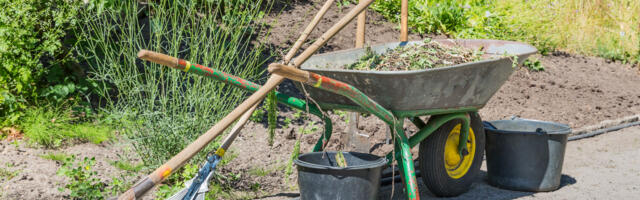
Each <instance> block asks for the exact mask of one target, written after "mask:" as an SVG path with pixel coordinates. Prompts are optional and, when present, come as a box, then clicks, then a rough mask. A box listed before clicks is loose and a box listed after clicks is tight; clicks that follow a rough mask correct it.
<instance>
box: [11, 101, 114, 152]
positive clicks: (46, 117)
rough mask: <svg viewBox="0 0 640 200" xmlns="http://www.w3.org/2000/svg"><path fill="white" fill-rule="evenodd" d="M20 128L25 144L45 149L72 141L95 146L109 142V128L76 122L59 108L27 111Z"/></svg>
mask: <svg viewBox="0 0 640 200" xmlns="http://www.w3.org/2000/svg"><path fill="white" fill-rule="evenodd" d="M20 128H21V129H22V131H23V132H24V135H25V137H26V138H27V139H28V142H29V143H31V144H36V145H40V146H44V147H47V148H55V147H60V146H62V145H63V144H65V143H68V142H75V141H79V142H92V143H95V144H99V143H102V142H104V141H107V140H109V139H111V138H113V129H112V128H111V127H109V126H107V125H104V124H96V123H92V122H82V121H77V120H76V118H75V117H74V116H73V115H72V112H71V111H70V110H68V109H64V108H63V107H53V106H42V107H37V108H32V109H29V110H28V111H27V112H26V114H25V116H24V118H23V120H22V121H21V122H20Z"/></svg>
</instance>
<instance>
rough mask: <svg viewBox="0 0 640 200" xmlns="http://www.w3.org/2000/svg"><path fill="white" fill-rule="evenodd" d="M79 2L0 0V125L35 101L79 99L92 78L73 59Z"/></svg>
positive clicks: (17, 115)
mask: <svg viewBox="0 0 640 200" xmlns="http://www.w3.org/2000/svg"><path fill="white" fill-rule="evenodd" d="M81 6H82V3H81V2H80V1H68V0H50V1H39V0H25V1H12V0H0V8H1V9H2V10H3V12H0V125H2V126H5V125H13V124H15V123H17V122H18V119H19V118H20V117H22V116H23V115H24V110H25V109H27V107H28V106H30V105H34V104H38V103H40V101H49V100H53V101H54V102H58V103H59V102H62V101H65V100H74V101H79V100H82V99H81V98H78V97H81V96H86V95H87V94H88V93H89V92H90V89H91V86H92V83H90V82H88V81H86V80H85V78H84V76H83V70H82V68H80V67H78V66H77V65H76V64H75V63H76V61H75V57H74V53H73V48H74V46H75V44H76V37H75V36H74V30H75V27H76V26H77V25H78V24H79V20H78V17H77V16H78V13H79V12H80V11H81V9H80V8H81Z"/></svg>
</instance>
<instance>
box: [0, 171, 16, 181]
mask: <svg viewBox="0 0 640 200" xmlns="http://www.w3.org/2000/svg"><path fill="white" fill-rule="evenodd" d="M19 173H20V172H19V171H18V170H9V169H5V168H0V182H4V181H8V180H11V179H12V178H13V177H16V176H17V175H18V174H19Z"/></svg>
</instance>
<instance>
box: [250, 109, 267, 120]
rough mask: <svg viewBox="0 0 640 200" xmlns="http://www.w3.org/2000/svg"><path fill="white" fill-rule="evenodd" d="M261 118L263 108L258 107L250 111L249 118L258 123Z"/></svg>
mask: <svg viewBox="0 0 640 200" xmlns="http://www.w3.org/2000/svg"><path fill="white" fill-rule="evenodd" d="M263 118H264V109H262V107H259V108H256V110H255V111H253V113H251V117H249V120H251V121H253V122H257V123H260V122H262V119H263Z"/></svg>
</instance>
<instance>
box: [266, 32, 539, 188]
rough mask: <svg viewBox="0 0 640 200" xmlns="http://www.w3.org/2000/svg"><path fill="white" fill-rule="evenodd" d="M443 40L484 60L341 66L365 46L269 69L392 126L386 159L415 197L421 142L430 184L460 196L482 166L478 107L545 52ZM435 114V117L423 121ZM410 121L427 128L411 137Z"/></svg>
mask: <svg viewBox="0 0 640 200" xmlns="http://www.w3.org/2000/svg"><path fill="white" fill-rule="evenodd" d="M436 41H437V42H440V43H442V44H445V45H446V44H450V45H451V44H457V45H461V46H463V47H467V48H472V49H476V50H482V51H484V55H483V59H482V60H479V61H475V62H469V63H462V64H458V65H453V66H447V67H440V68H431V69H423V70H412V71H360V70H344V69H340V67H341V66H344V65H348V64H351V63H353V62H356V61H357V60H358V58H359V57H360V56H362V55H363V54H364V53H365V49H363V48H359V49H350V50H344V51H337V52H331V53H325V54H320V55H316V56H312V57H311V58H309V60H307V61H306V62H305V63H304V64H303V65H302V66H301V68H302V70H301V69H296V68H294V67H292V66H287V65H282V64H276V63H274V64H271V65H269V71H270V72H271V73H274V74H278V75H281V76H284V77H286V78H289V79H292V80H295V81H298V82H301V83H304V84H306V85H308V86H307V87H308V89H306V88H305V90H306V91H308V92H309V94H310V97H311V98H312V99H314V100H315V102H317V103H318V105H319V106H320V107H321V108H322V109H325V110H326V109H342V110H352V111H356V112H362V113H371V114H373V115H375V116H376V117H378V118H379V119H381V120H382V121H384V122H385V123H387V124H388V125H389V126H390V130H392V132H393V134H392V135H393V139H394V140H393V141H394V151H392V152H389V153H388V154H387V155H386V157H387V159H388V160H389V164H390V163H392V162H393V161H394V160H395V161H397V162H398V167H399V169H400V171H401V172H402V176H403V177H404V179H403V181H404V185H405V186H406V188H407V189H406V190H405V191H406V195H407V198H408V199H418V198H419V195H418V190H417V181H416V177H415V169H414V165H413V159H412V155H411V152H410V149H411V148H412V147H414V146H415V145H418V144H420V151H419V162H420V165H419V167H420V171H421V174H422V178H423V180H424V183H425V184H426V185H427V187H428V188H429V189H430V190H431V192H432V193H433V194H435V195H436V196H456V195H459V194H462V193H464V192H465V191H467V190H468V189H469V187H470V186H471V183H472V182H473V180H475V175H476V174H478V172H479V170H480V165H481V163H482V158H483V154H484V146H485V134H484V128H483V125H482V120H481V118H480V116H479V115H478V113H477V111H478V110H479V109H480V108H482V107H483V106H484V105H485V104H486V103H487V101H488V100H489V99H490V98H491V97H492V96H493V95H494V93H495V92H496V91H497V90H498V89H499V88H500V87H501V85H502V84H504V82H505V81H506V80H507V79H508V77H509V76H510V75H511V73H512V72H513V71H514V70H515V68H516V66H518V65H519V64H520V63H522V62H523V61H524V60H525V59H526V58H527V57H528V56H529V55H531V54H534V53H535V52H536V51H537V50H536V49H535V48H534V47H532V46H530V45H527V44H523V43H519V42H509V41H499V40H436ZM415 43H420V41H414V42H402V43H388V44H382V45H376V46H372V47H371V49H372V50H373V51H375V52H376V53H384V52H385V51H387V50H388V49H391V48H395V47H398V46H400V45H410V44H415ZM299 87H300V86H299ZM336 94H338V95H336ZM427 115H430V117H429V118H428V121H427V122H424V121H423V120H422V119H421V118H419V117H420V116H427ZM405 119H408V120H409V121H411V122H412V123H413V124H414V125H416V127H418V128H419V129H420V130H419V131H418V132H417V133H415V134H413V135H411V136H410V137H408V135H406V134H405V133H404V124H403V123H404V121H405ZM330 134H331V133H330V132H325V134H324V135H323V136H322V137H320V140H323V141H327V140H328V139H329V137H331V135H330ZM427 137H428V138H427ZM318 143H320V141H318Z"/></svg>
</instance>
